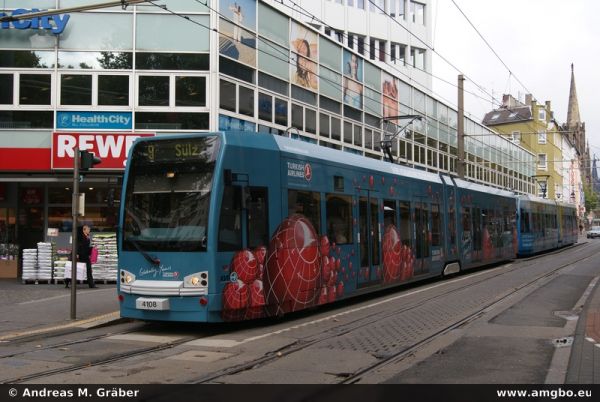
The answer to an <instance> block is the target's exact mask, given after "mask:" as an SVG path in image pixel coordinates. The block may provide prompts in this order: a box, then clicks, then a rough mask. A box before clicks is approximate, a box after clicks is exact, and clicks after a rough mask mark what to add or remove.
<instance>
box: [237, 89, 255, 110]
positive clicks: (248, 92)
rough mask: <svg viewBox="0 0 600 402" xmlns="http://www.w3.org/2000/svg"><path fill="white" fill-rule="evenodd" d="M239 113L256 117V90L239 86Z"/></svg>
mask: <svg viewBox="0 0 600 402" xmlns="http://www.w3.org/2000/svg"><path fill="white" fill-rule="evenodd" d="M238 104H239V113H240V114H243V115H246V116H251V117H254V90H252V89H250V88H246V87H243V86H241V85H240V86H239V102H238Z"/></svg>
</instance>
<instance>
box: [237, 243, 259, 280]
mask: <svg viewBox="0 0 600 402" xmlns="http://www.w3.org/2000/svg"><path fill="white" fill-rule="evenodd" d="M231 270H232V271H233V272H235V273H237V275H238V279H239V280H241V281H242V282H244V283H246V284H250V283H252V282H254V280H255V279H256V278H257V277H258V274H259V266H258V261H257V259H256V257H255V256H254V254H253V253H252V251H250V250H242V251H238V252H237V253H236V254H235V255H234V256H233V262H232V264H231Z"/></svg>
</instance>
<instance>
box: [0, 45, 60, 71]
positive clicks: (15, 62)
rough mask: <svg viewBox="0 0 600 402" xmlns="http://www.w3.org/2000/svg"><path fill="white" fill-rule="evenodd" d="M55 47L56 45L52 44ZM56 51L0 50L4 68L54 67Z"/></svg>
mask: <svg viewBox="0 0 600 402" xmlns="http://www.w3.org/2000/svg"><path fill="white" fill-rule="evenodd" d="M52 47H54V46H52ZM55 57H56V54H55V53H54V51H43V50H42V51H40V50H0V67H2V68H53V67H54V64H55V61H54V60H55Z"/></svg>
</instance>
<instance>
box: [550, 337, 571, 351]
mask: <svg viewBox="0 0 600 402" xmlns="http://www.w3.org/2000/svg"><path fill="white" fill-rule="evenodd" d="M552 343H553V344H554V346H555V347H557V348H564V347H565V346H571V345H572V344H573V337H572V336H567V337H565V338H558V339H555V340H553V341H552Z"/></svg>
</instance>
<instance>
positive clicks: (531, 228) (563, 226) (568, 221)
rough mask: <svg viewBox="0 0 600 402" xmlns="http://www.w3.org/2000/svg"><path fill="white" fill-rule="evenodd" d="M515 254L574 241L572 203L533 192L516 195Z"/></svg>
mask: <svg viewBox="0 0 600 402" xmlns="http://www.w3.org/2000/svg"><path fill="white" fill-rule="evenodd" d="M517 214H518V218H517V227H518V232H519V237H518V255H519V256H529V255H533V254H537V253H540V252H544V251H547V250H552V249H555V248H559V247H562V246H566V245H569V244H573V243H576V242H577V212H576V210H575V207H574V206H573V205H569V204H564V203H560V202H557V201H551V200H547V199H543V198H537V197H532V196H523V195H522V196H519V197H517Z"/></svg>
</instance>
